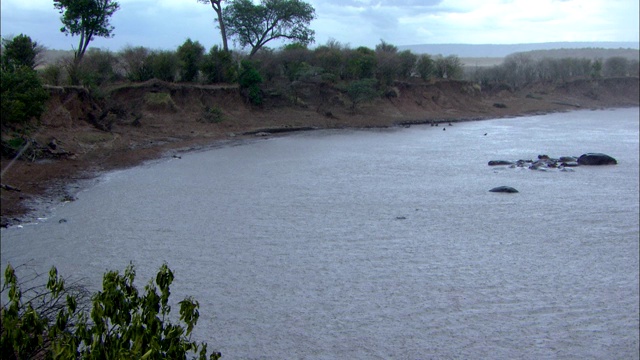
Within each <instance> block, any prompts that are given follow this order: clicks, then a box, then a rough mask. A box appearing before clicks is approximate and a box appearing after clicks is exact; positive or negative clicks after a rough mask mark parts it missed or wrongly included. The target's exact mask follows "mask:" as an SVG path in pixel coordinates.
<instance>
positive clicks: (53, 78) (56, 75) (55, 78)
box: [40, 64, 63, 86]
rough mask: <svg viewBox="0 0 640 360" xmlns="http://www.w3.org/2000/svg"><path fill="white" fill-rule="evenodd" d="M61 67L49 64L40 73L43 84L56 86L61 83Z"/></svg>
mask: <svg viewBox="0 0 640 360" xmlns="http://www.w3.org/2000/svg"><path fill="white" fill-rule="evenodd" d="M62 74H63V67H62V65H60V64H49V65H47V66H46V67H45V68H44V69H42V71H41V72H40V77H41V78H42V82H43V83H44V84H48V85H53V86H58V85H60V83H61V82H62Z"/></svg>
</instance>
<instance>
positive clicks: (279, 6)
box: [223, 0, 315, 57]
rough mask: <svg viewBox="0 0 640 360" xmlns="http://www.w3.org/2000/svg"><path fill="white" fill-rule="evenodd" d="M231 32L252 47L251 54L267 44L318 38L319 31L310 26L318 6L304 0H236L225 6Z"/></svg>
mask: <svg viewBox="0 0 640 360" xmlns="http://www.w3.org/2000/svg"><path fill="white" fill-rule="evenodd" d="M223 17H224V24H225V26H226V31H227V34H228V35H229V36H230V37H235V38H236V41H237V43H238V44H239V45H240V46H241V47H246V46H251V52H250V53H249V57H253V55H255V54H256V52H258V50H260V49H261V48H262V47H263V46H264V45H265V44H266V43H268V42H269V41H272V40H276V39H287V40H291V41H294V42H297V43H300V44H304V45H307V44H310V43H312V42H313V41H314V38H313V37H314V34H315V32H314V31H313V30H311V29H309V24H310V23H311V20H313V19H314V18H315V9H314V8H313V6H311V5H310V4H307V3H305V2H303V1H300V0H261V2H260V4H258V5H254V4H253V2H252V1H251V0H233V1H231V3H230V4H229V5H228V6H227V7H226V8H225V9H224V13H223Z"/></svg>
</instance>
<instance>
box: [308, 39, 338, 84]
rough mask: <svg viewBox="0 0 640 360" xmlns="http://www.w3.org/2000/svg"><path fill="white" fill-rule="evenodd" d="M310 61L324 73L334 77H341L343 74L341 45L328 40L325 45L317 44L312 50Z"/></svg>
mask: <svg viewBox="0 0 640 360" xmlns="http://www.w3.org/2000/svg"><path fill="white" fill-rule="evenodd" d="M313 56H314V58H313V60H312V63H313V64H314V65H316V66H318V67H320V68H322V69H323V70H324V72H325V73H329V74H333V75H334V77H335V78H336V79H338V78H342V76H343V74H344V69H345V64H344V62H345V61H344V58H345V51H344V49H343V47H342V45H341V44H340V43H339V42H337V41H335V40H329V41H327V44H326V45H322V46H318V47H317V48H316V49H315V50H314V52H313Z"/></svg>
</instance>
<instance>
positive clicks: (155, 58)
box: [150, 51, 178, 82]
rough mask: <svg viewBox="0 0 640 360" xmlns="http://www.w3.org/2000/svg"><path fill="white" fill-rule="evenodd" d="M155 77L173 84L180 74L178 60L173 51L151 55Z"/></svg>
mask: <svg viewBox="0 0 640 360" xmlns="http://www.w3.org/2000/svg"><path fill="white" fill-rule="evenodd" d="M150 58H151V68H152V72H153V77H155V78H156V79H159V80H163V81H170V82H173V81H174V80H175V78H176V74H177V73H178V58H177V56H176V53H175V52H173V51H158V52H154V53H153V54H151V55H150Z"/></svg>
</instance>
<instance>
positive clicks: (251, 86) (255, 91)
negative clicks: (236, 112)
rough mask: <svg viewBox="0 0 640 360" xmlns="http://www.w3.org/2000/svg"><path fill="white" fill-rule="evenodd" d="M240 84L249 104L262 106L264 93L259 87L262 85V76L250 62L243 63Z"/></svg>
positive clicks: (244, 61) (239, 78)
mask: <svg viewBox="0 0 640 360" xmlns="http://www.w3.org/2000/svg"><path fill="white" fill-rule="evenodd" d="M238 83H239V85H240V89H241V90H242V91H243V93H244V95H245V96H246V97H247V98H248V99H249V102H251V103H252V104H254V105H261V104H262V91H261V90H260V86H259V85H260V84H261V83H262V76H260V73H259V72H258V70H256V68H255V66H254V65H253V64H252V63H251V62H250V61H248V60H243V61H242V63H241V68H240V75H239V77H238Z"/></svg>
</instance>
